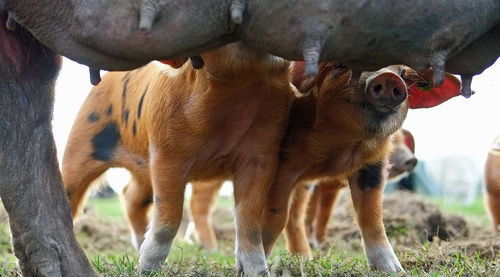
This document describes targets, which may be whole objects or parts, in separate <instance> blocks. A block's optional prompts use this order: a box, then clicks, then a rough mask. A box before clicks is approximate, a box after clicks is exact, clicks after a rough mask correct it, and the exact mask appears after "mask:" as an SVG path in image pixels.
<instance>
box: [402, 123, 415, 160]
mask: <svg viewBox="0 0 500 277" xmlns="http://www.w3.org/2000/svg"><path fill="white" fill-rule="evenodd" d="M401 131H403V137H404V140H405V144H406V146H408V148H410V150H411V152H412V153H413V154H415V139H414V138H413V135H412V134H411V133H410V131H408V130H406V129H401Z"/></svg>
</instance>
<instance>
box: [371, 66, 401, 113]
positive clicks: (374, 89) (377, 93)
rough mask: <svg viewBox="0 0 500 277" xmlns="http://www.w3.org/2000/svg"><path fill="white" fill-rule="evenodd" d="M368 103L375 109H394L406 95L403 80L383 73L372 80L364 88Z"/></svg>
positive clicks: (389, 73) (394, 75)
mask: <svg viewBox="0 0 500 277" xmlns="http://www.w3.org/2000/svg"><path fill="white" fill-rule="evenodd" d="M365 93H366V96H367V98H368V101H369V102H370V103H371V104H373V105H374V106H375V107H377V108H394V107H397V106H398V105H399V104H401V103H402V102H403V101H404V100H405V99H406V95H407V90H406V85H405V83H404V82H403V80H402V79H401V78H400V77H399V76H398V75H396V74H394V73H392V72H384V73H381V74H379V75H378V76H376V77H375V78H373V79H372V80H371V81H370V83H369V84H368V86H367V87H366V91H365Z"/></svg>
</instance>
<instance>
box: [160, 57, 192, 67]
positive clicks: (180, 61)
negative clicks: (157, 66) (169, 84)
mask: <svg viewBox="0 0 500 277" xmlns="http://www.w3.org/2000/svg"><path fill="white" fill-rule="evenodd" d="M186 61H187V58H179V59H173V60H161V61H160V62H161V63H164V64H168V65H170V66H171V67H173V68H176V69H177V68H180V67H181V66H182V65H183V64H184V63H185V62H186Z"/></svg>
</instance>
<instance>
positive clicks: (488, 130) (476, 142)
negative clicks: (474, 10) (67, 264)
mask: <svg viewBox="0 0 500 277" xmlns="http://www.w3.org/2000/svg"><path fill="white" fill-rule="evenodd" d="M101 74H104V72H101ZM91 87H92V85H91V84H90V81H89V72H88V68H87V67H86V66H83V65H80V64H77V63H75V62H73V61H71V60H68V59H66V58H64V60H63V67H62V70H61V72H60V75H59V78H58V79H57V83H56V98H55V106H54V117H53V122H52V123H53V130H54V138H55V141H56V146H57V149H58V158H59V161H61V159H62V156H63V153H64V147H65V145H66V140H67V137H68V135H69V132H70V130H71V126H72V124H73V121H74V119H75V117H76V114H77V113H78V110H79V108H80V105H81V104H82V102H83V101H84V100H85V98H86V96H87V95H88V92H89V91H90V89H91ZM472 89H473V90H474V91H475V92H476V94H475V95H473V96H472V97H471V98H469V99H466V98H464V97H462V96H458V97H455V98H453V99H451V100H449V101H447V102H445V103H443V104H441V105H440V106H437V107H433V108H429V109H417V110H410V111H409V113H408V116H407V118H406V121H405V122H404V124H403V127H404V128H406V129H408V130H410V131H411V132H412V133H413V135H414V138H415V144H416V147H415V148H416V156H417V158H418V159H419V160H420V161H424V162H425V163H426V165H428V166H427V167H426V169H428V170H429V171H430V172H431V173H432V174H431V175H433V176H437V177H436V178H437V179H443V178H444V179H446V178H448V179H449V178H450V176H449V175H450V174H454V178H455V179H461V180H455V181H449V182H450V184H449V186H451V187H452V189H453V187H454V186H456V185H457V184H458V183H460V182H463V180H464V179H467V178H469V179H471V180H467V182H473V181H472V180H474V179H477V178H482V175H481V174H482V168H483V167H484V161H485V159H486V155H487V153H488V149H489V147H490V144H491V143H492V141H493V139H494V138H495V136H496V135H497V134H500V60H497V62H496V63H495V64H494V65H492V66H491V67H490V68H488V69H486V70H485V71H484V72H483V73H482V74H481V75H477V76H475V77H474V79H473V82H472ZM496 120H499V121H498V122H497V121H496ZM457 163H458V165H456V164H457ZM447 166H448V167H447ZM443 168H445V169H443ZM450 168H451V169H450ZM446 170H447V171H446ZM443 172H445V173H446V174H444V173H443ZM442 175H447V176H442ZM109 178H110V179H113V180H112V183H113V184H114V185H115V186H120V185H121V184H125V183H126V181H127V179H128V178H129V177H128V176H127V175H126V174H124V173H123V171H114V172H113V173H110V177H109ZM467 182H466V183H467ZM466 185H467V184H466Z"/></svg>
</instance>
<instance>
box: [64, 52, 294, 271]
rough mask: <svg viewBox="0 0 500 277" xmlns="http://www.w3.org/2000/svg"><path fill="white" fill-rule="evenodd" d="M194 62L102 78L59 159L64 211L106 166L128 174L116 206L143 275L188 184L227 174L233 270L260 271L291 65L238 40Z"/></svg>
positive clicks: (159, 255)
mask: <svg viewBox="0 0 500 277" xmlns="http://www.w3.org/2000/svg"><path fill="white" fill-rule="evenodd" d="M201 57H202V59H203V60H204V63H205V65H204V66H203V68H201V69H199V70H195V69H194V68H193V67H192V66H191V65H190V64H189V63H185V64H184V65H182V67H180V68H179V69H173V68H171V67H169V66H166V65H163V64H159V63H157V62H155V63H150V64H148V65H147V66H145V67H143V68H139V69H137V70H134V71H129V72H111V73H108V74H106V75H105V76H104V77H103V79H102V82H101V83H100V84H99V85H98V86H96V87H94V88H93V89H92V91H91V92H90V94H89V96H88V98H87V99H86V100H85V102H84V103H83V105H82V107H81V109H80V111H79V113H78V116H77V118H76V120H75V123H74V125H73V128H72V130H71V133H70V136H69V138H68V143H67V146H66V150H65V153H64V157H63V162H62V177H63V181H64V185H65V188H66V191H67V194H68V198H69V203H70V206H71V211H72V214H73V216H76V215H77V213H78V211H79V210H80V209H81V207H82V204H83V201H84V198H85V197H84V196H85V193H86V191H87V189H88V187H89V185H90V183H91V182H92V181H93V180H94V179H96V178H97V177H98V176H99V175H101V174H102V173H103V172H104V171H105V170H107V169H108V168H110V167H124V168H127V169H128V170H129V171H130V172H131V173H132V176H133V178H132V181H131V182H130V183H129V184H128V185H127V186H126V187H125V188H124V190H123V198H124V200H125V201H124V206H125V209H126V214H127V218H128V220H129V223H130V226H131V229H132V233H133V235H134V237H135V242H136V244H137V247H138V248H139V265H138V270H139V271H141V272H149V271H151V270H154V269H157V268H159V267H160V265H161V263H162V262H163V261H164V260H165V258H166V257H167V255H168V253H169V250H170V246H171V243H172V240H173V238H174V236H175V234H176V232H177V229H178V227H179V224H180V222H181V218H182V211H183V201H184V189H185V186H186V184H187V183H188V182H189V181H195V183H196V182H199V181H210V180H213V179H226V178H230V179H232V180H233V182H234V197H235V209H236V233H237V239H236V265H237V267H238V270H239V271H240V272H244V273H245V274H248V275H257V274H261V273H262V272H266V271H267V264H266V259H265V255H264V249H263V244H262V241H261V226H260V223H261V216H262V213H263V209H264V205H265V201H266V197H265V194H266V192H267V190H268V188H269V186H270V184H271V182H272V179H273V177H274V174H275V172H276V166H277V163H278V158H279V156H278V154H279V153H278V151H279V143H280V141H281V139H282V136H283V134H284V130H285V128H286V124H287V118H288V111H289V107H290V102H291V97H292V95H293V94H292V86H291V85H290V83H289V82H288V70H289V69H288V68H289V63H288V61H286V60H284V59H281V58H278V57H274V56H271V55H268V54H265V53H259V52H253V51H251V50H249V49H248V48H246V47H245V45H244V44H241V43H234V44H230V45H227V46H225V47H223V48H219V49H216V50H213V51H210V52H207V53H205V54H202V55H201ZM181 60H182V59H181ZM173 64H182V63H173ZM151 205H153V206H154V214H153V218H152V219H151V222H150V227H149V229H148V230H147V231H146V227H147V224H148V222H149V219H148V217H147V211H148V210H149V208H150V206H151Z"/></svg>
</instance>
